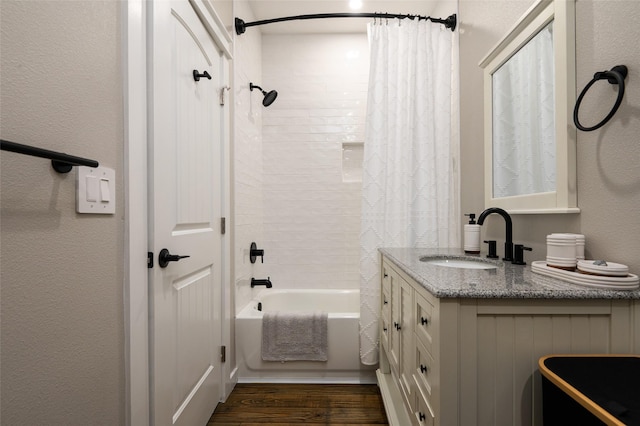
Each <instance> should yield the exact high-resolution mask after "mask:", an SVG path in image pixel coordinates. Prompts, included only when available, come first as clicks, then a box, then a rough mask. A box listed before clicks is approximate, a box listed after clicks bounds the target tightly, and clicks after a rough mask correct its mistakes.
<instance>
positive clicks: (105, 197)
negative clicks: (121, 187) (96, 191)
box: [100, 178, 111, 203]
mask: <svg viewBox="0 0 640 426" xmlns="http://www.w3.org/2000/svg"><path fill="white" fill-rule="evenodd" d="M100 201H102V202H103V203H108V202H109V201H111V195H110V192H109V179H104V178H103V179H100Z"/></svg>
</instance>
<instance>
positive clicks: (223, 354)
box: [220, 346, 227, 362]
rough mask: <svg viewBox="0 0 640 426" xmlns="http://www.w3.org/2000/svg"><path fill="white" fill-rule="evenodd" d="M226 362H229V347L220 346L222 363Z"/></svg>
mask: <svg viewBox="0 0 640 426" xmlns="http://www.w3.org/2000/svg"><path fill="white" fill-rule="evenodd" d="M226 361H227V347H226V346H220V362H226Z"/></svg>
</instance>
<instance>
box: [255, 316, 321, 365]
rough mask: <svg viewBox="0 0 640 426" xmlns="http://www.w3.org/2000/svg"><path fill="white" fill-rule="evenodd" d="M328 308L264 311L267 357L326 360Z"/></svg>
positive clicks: (286, 359) (265, 356)
mask: <svg viewBox="0 0 640 426" xmlns="http://www.w3.org/2000/svg"><path fill="white" fill-rule="evenodd" d="M327 319H328V315H327V313H326V312H320V311H314V312H310V313H309V312H265V313H264V316H263V317H262V359H263V360H264V361H326V360H327Z"/></svg>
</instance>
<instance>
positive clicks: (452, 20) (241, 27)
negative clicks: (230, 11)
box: [236, 13, 457, 35]
mask: <svg viewBox="0 0 640 426" xmlns="http://www.w3.org/2000/svg"><path fill="white" fill-rule="evenodd" d="M323 18H398V19H405V18H409V19H415V18H418V19H419V20H420V19H427V20H429V21H431V22H436V23H438V24H444V26H445V27H446V28H450V29H451V31H454V30H455V29H456V24H457V16H456V14H455V13H454V14H453V15H450V16H449V17H448V18H446V19H440V18H432V17H431V16H420V15H397V14H393V13H318V14H315V15H297V16H285V17H282V18H274V19H265V20H263V21H254V22H244V21H243V20H242V19H240V18H236V34H238V35H240V34H244V32H245V30H246V29H247V27H253V26H256V25H264V24H273V23H274V22H284V21H296V20H304V19H323Z"/></svg>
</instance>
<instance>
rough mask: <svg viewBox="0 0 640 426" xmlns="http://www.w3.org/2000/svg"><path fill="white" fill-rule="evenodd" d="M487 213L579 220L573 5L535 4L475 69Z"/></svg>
mask: <svg viewBox="0 0 640 426" xmlns="http://www.w3.org/2000/svg"><path fill="white" fill-rule="evenodd" d="M480 67H481V68H483V70H484V129H485V130H484V144H485V208H486V207H501V208H503V209H505V210H507V211H508V212H509V213H511V214H518V213H523V214H525V213H578V212H579V211H580V209H578V207H577V197H576V129H575V127H574V126H573V124H572V121H571V117H572V113H573V102H574V101H575V99H576V93H575V90H576V89H575V4H574V0H538V1H536V2H535V3H534V4H533V5H532V6H531V7H530V8H529V10H527V12H526V13H525V14H524V15H523V16H522V17H521V18H520V19H519V20H518V22H517V23H516V24H515V26H514V27H513V28H512V29H511V30H510V31H509V32H508V33H507V34H506V35H505V36H504V37H503V38H502V39H501V40H500V42H498V44H497V45H496V46H495V47H494V48H493V49H492V50H491V51H490V52H489V53H488V54H487V56H486V57H485V58H484V59H483V60H482V61H481V62H480Z"/></svg>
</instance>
